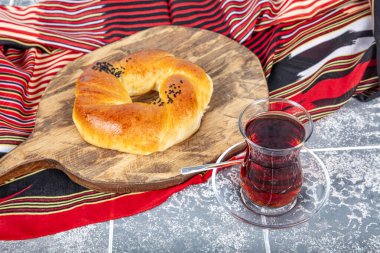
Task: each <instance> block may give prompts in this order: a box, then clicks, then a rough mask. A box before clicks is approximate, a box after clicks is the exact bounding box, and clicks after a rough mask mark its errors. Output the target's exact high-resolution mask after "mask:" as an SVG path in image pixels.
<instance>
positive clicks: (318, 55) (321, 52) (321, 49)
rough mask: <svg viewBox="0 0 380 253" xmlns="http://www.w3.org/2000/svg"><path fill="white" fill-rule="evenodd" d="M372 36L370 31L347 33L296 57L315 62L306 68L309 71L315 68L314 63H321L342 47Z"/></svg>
mask: <svg viewBox="0 0 380 253" xmlns="http://www.w3.org/2000/svg"><path fill="white" fill-rule="evenodd" d="M372 36H373V34H372V31H368V30H367V31H360V32H351V31H347V32H345V33H343V34H342V35H340V36H338V37H336V38H333V39H331V40H328V41H325V42H323V43H321V44H318V45H317V46H316V47H313V48H310V49H308V50H306V51H304V52H302V53H300V54H298V55H297V56H296V57H297V58H299V59H313V62H310V63H309V64H308V65H306V66H305V69H307V68H309V67H311V66H313V65H314V62H319V61H321V60H323V58H325V57H326V55H330V54H332V53H333V52H334V51H335V50H337V49H339V48H341V47H345V46H352V45H354V43H355V42H354V41H355V40H356V39H358V38H363V37H372Z"/></svg>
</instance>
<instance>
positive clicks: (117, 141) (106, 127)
mask: <svg viewBox="0 0 380 253" xmlns="http://www.w3.org/2000/svg"><path fill="white" fill-rule="evenodd" d="M151 90H155V91H157V92H158V93H159V97H158V99H156V100H155V101H153V102H151V103H149V104H148V103H142V102H135V103H134V102H133V101H132V98H131V96H138V95H141V94H144V93H147V92H149V91H151ZM212 91H213V83H212V80H211V78H210V77H209V76H208V75H207V74H206V73H205V71H204V70H203V69H202V68H200V67H199V66H197V65H195V64H193V63H191V62H189V61H187V60H183V59H179V58H176V57H174V56H173V55H172V54H170V53H168V52H166V51H163V50H145V51H139V52H136V53H133V54H131V55H129V56H127V57H125V58H123V59H122V60H120V61H116V62H104V61H103V62H96V63H95V64H93V65H92V66H90V67H89V68H87V69H86V70H85V71H84V72H83V74H82V75H81V76H80V77H79V78H78V80H77V82H76V90H75V103H74V110H73V120H74V123H75V126H76V127H77V129H78V131H79V133H80V135H81V136H82V138H83V139H84V140H85V141H87V142H88V143H90V144H93V145H95V146H98V147H102V148H107V149H114V150H119V151H122V152H128V153H132V154H143V155H147V154H151V153H153V152H157V151H163V150H166V149H167V148H169V147H171V146H173V145H175V144H177V143H179V142H181V141H183V140H185V139H187V138H188V137H190V136H191V135H192V134H194V133H195V132H196V131H197V130H198V128H199V127H200V124H201V118H202V116H203V113H204V112H205V110H206V108H207V106H208V103H209V101H210V99H211V95H212Z"/></svg>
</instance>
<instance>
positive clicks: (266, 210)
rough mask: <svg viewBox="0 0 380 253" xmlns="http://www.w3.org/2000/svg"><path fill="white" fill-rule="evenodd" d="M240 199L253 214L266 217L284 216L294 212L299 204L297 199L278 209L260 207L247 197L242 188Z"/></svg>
mask: <svg viewBox="0 0 380 253" xmlns="http://www.w3.org/2000/svg"><path fill="white" fill-rule="evenodd" d="M240 199H241V201H242V202H243V204H244V205H245V207H247V208H248V209H249V210H251V211H252V212H255V213H258V214H262V215H266V216H277V215H282V214H284V213H287V212H289V211H290V210H292V208H293V207H294V206H295V205H296V203H297V198H295V199H294V200H293V201H292V202H290V203H289V204H287V205H286V206H282V207H278V208H271V207H264V206H259V205H256V204H255V203H253V202H252V201H251V200H250V199H249V198H248V197H247V195H245V193H244V191H243V189H242V188H240Z"/></svg>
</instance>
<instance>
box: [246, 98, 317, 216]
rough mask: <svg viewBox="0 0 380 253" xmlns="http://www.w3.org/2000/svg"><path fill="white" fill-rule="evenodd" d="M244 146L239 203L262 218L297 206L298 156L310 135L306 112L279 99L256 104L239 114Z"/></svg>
mask: <svg viewBox="0 0 380 253" xmlns="http://www.w3.org/2000/svg"><path fill="white" fill-rule="evenodd" d="M239 129H240V132H241V134H242V135H243V137H244V139H245V141H246V143H247V151H246V152H247V153H246V156H245V159H244V162H243V163H242V167H241V172H240V186H241V190H240V192H241V199H242V201H243V203H244V204H245V205H246V207H247V208H249V209H250V210H252V211H254V212H256V213H259V214H264V215H281V214H284V213H286V212H288V211H290V210H291V209H292V208H293V207H294V206H295V205H296V202H297V196H298V194H299V193H300V191H301V187H302V183H303V172H302V164H301V162H300V159H299V153H300V150H301V149H302V147H303V146H304V145H305V143H306V141H307V140H308V139H309V138H310V136H311V134H312V132H313V121H312V119H311V117H310V114H309V112H308V111H307V110H306V109H305V108H304V107H302V106H301V105H300V104H298V103H296V102H294V101H291V100H287V99H279V98H269V99H260V100H256V101H254V102H253V103H251V104H250V105H248V106H247V107H246V108H245V109H244V110H243V111H242V113H241V114H240V117H239Z"/></svg>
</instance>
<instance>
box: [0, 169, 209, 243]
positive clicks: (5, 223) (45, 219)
mask: <svg viewBox="0 0 380 253" xmlns="http://www.w3.org/2000/svg"><path fill="white" fill-rule="evenodd" d="M210 176H211V171H209V172H207V173H206V174H204V175H201V174H199V175H197V176H194V177H192V178H191V179H189V180H188V181H186V182H184V183H182V184H180V185H176V186H173V187H171V188H167V189H162V190H155V191H149V192H144V193H139V194H133V195H126V196H122V197H119V198H118V199H114V200H108V201H105V202H102V203H93V204H87V205H84V206H80V207H76V208H74V209H71V210H67V211H63V212H59V213H53V214H46V215H4V216H0V240H25V239H32V238H37V237H41V236H46V235H51V234H55V233H59V232H62V231H66V230H70V229H73V228H77V227H81V226H85V225H89V224H94V223H98V222H104V221H108V220H113V219H118V218H122V217H127V216H131V215H134V214H137V213H141V212H144V211H147V210H149V209H152V208H154V207H156V206H158V205H160V204H161V203H163V202H164V201H165V200H167V199H168V198H169V197H170V196H171V195H172V194H174V193H176V192H178V191H180V190H182V189H184V188H186V187H187V186H189V185H193V184H200V183H203V182H205V181H207V179H208V178H210Z"/></svg>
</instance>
